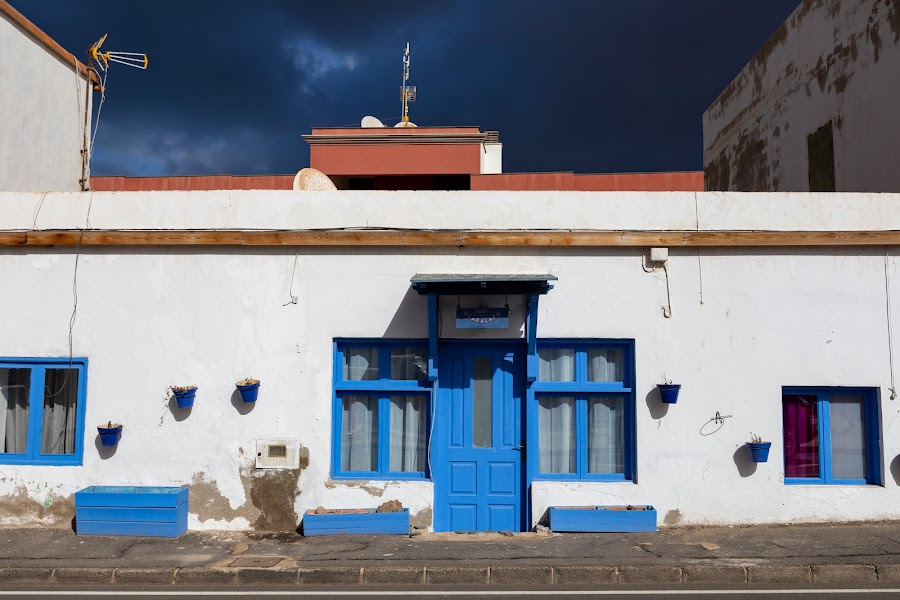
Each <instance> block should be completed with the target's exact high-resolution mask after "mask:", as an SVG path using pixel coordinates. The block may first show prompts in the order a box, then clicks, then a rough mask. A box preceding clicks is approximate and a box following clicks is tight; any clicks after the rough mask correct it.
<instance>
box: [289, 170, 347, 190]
mask: <svg viewBox="0 0 900 600" xmlns="http://www.w3.org/2000/svg"><path fill="white" fill-rule="evenodd" d="M294 190H295V191H298V192H299V191H304V192H332V191H335V190H337V187H335V185H334V182H333V181H331V178H330V177H328V175H326V174H325V173H323V172H322V171H319V170H318V169H300V170H299V171H298V172H297V175H296V176H295V177H294Z"/></svg>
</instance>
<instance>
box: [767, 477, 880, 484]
mask: <svg viewBox="0 0 900 600" xmlns="http://www.w3.org/2000/svg"><path fill="white" fill-rule="evenodd" d="M784 485H819V486H829V485H857V486H876V485H877V484H874V483H871V482H869V481H866V480H865V479H832V480H831V481H825V480H824V479H822V478H815V477H809V478H807V477H785V478H784Z"/></svg>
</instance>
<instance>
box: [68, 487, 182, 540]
mask: <svg viewBox="0 0 900 600" xmlns="http://www.w3.org/2000/svg"><path fill="white" fill-rule="evenodd" d="M187 516H188V489H187V488H182V487H147V486H138V487H130V486H127V487H126V486H101V485H97V486H91V487H88V488H85V489H83V490H80V491H78V492H75V531H76V532H77V533H78V535H134V536H148V537H178V536H179V535H181V534H182V533H184V532H185V531H187Z"/></svg>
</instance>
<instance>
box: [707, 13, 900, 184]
mask: <svg viewBox="0 0 900 600" xmlns="http://www.w3.org/2000/svg"><path fill="white" fill-rule="evenodd" d="M888 28H890V30H891V32H892V34H893V35H886V31H887V29H888ZM898 42H900V0H804V2H802V3H801V4H800V6H799V7H798V8H797V9H796V10H795V11H794V13H793V14H792V15H791V16H790V17H789V18H788V19H787V20H786V21H785V22H784V23H783V24H782V25H781V26H780V27H779V28H778V30H777V31H775V33H774V34H773V35H772V36H771V37H770V38H769V40H767V41H766V43H765V44H764V45H763V46H762V47H761V48H760V49H759V51H758V52H756V54H755V55H754V56H753V58H752V59H751V60H750V61H749V62H748V64H747V65H746V66H745V67H744V69H743V70H742V71H741V72H740V73H739V74H738V75H737V76H736V77H735V79H734V81H732V82H731V84H729V85H728V87H726V88H725V90H724V91H723V92H722V93H721V94H720V96H719V97H718V98H717V99H716V101H715V102H713V104H712V105H711V106H710V107H709V109H708V110H707V111H706V113H705V114H704V117H703V122H704V126H703V127H704V172H705V173H706V176H707V178H708V179H707V181H706V183H705V185H706V189H707V190H715V191H808V190H809V186H808V174H807V157H806V152H805V144H806V136H807V135H809V134H810V133H812V132H813V131H815V130H816V129H818V128H819V127H821V125H822V124H823V123H826V122H828V121H829V120H831V121H834V122H835V123H836V124H838V123H839V124H840V125H838V130H840V131H841V135H836V136H835V149H834V152H835V157H834V161H835V164H836V168H837V170H838V172H837V173H836V177H837V181H838V182H839V183H838V185H839V186H840V187H839V189H838V190H837V191H864V192H887V191H896V190H900V172H898V170H897V169H895V168H894V167H893V165H892V164H890V161H891V157H892V156H894V155H895V154H896V152H894V150H896V149H897V144H898V143H900V142H898V141H897V139H896V135H895V132H896V127H892V125H893V124H896V116H895V109H894V107H895V106H896V104H897V101H898V100H900V83H898V82H897V78H896V76H895V74H896V72H897V70H898V68H900V44H898ZM845 121H846V123H847V125H848V126H847V128H844V127H843V124H844V122H845ZM782 123H784V126H783V127H781V126H780V125H781V124H782ZM791 124H793V125H794V127H793V131H792V132H791V133H790V134H788V133H787V132H788V129H789V125H791Z"/></svg>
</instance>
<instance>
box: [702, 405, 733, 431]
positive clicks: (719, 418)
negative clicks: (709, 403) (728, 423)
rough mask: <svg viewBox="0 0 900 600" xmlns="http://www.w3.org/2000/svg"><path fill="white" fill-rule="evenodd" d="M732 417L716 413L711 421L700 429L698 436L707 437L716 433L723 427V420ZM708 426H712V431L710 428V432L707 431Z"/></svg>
mask: <svg viewBox="0 0 900 600" xmlns="http://www.w3.org/2000/svg"><path fill="white" fill-rule="evenodd" d="M732 416H733V415H723V414H721V413H719V411H716V416H714V417H713V418H712V419H710V420H709V421H707V422H706V423H704V424H703V425H702V426H701V427H700V435H702V436H707V435H712V434H714V433H717V432H718V431H719V430H720V429H722V428H723V427H724V426H725V419H730V418H731V417H732ZM710 424H712V426H713V427H714V429H713V428H710V430H709V431H707V427H709V425H710Z"/></svg>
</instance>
